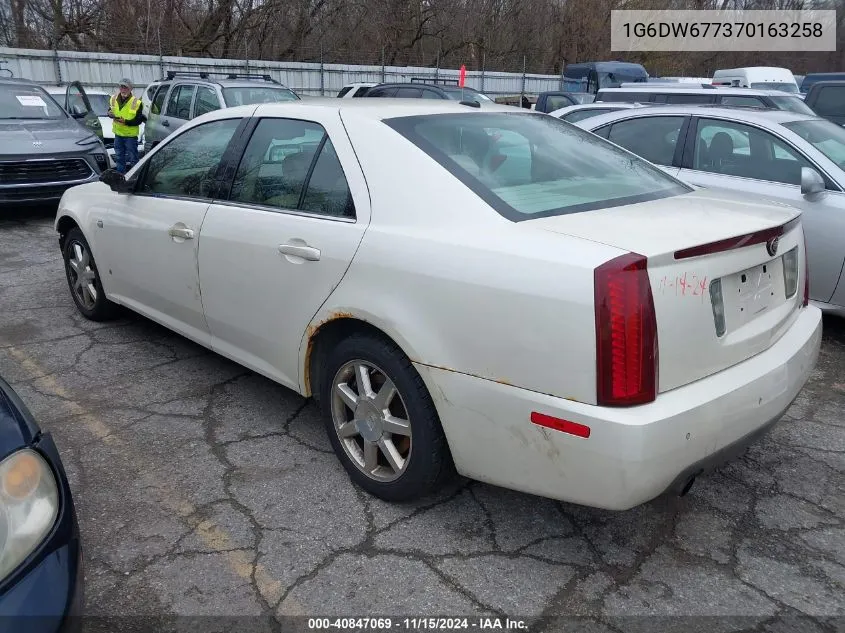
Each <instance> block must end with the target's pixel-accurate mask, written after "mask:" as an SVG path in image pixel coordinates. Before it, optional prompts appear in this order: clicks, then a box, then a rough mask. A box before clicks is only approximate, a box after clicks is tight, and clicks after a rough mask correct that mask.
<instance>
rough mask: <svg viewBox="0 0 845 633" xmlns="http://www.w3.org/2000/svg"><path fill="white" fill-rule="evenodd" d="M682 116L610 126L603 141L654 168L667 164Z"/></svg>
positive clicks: (654, 118) (670, 162)
mask: <svg viewBox="0 0 845 633" xmlns="http://www.w3.org/2000/svg"><path fill="white" fill-rule="evenodd" d="M683 124H684V117H680V116H665V117H663V116H661V117H656V116H655V117H640V118H637V119H629V120H627V121H620V122H619V123H614V124H613V125H612V126H611V128H610V134H609V135H608V137H607V139H608V140H609V141H611V142H613V143H616V144H617V145H621V146H622V147H624V148H625V149H627V150H629V151H632V152H634V153H635V154H637V155H639V156H642V157H643V158H645V159H646V160H649V161H651V162H652V163H655V164H657V165H671V164H672V158H673V157H674V156H675V148H676V147H677V145H678V138H679V137H680V134H681V126H682V125H683Z"/></svg>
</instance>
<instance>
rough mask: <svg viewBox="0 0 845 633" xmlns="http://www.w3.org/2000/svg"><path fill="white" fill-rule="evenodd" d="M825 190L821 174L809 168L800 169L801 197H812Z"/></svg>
mask: <svg viewBox="0 0 845 633" xmlns="http://www.w3.org/2000/svg"><path fill="white" fill-rule="evenodd" d="M824 190H825V187H824V180H823V179H822V177H821V174H819V172H817V171H816V170H815V169H810V168H809V167H802V168H801V195H803V196H812V195H815V194H819V193H823V192H824Z"/></svg>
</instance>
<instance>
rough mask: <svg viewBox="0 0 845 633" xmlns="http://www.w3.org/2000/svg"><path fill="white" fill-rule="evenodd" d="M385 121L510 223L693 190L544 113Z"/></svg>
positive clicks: (428, 117) (427, 117)
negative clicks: (511, 221) (510, 221)
mask: <svg viewBox="0 0 845 633" xmlns="http://www.w3.org/2000/svg"><path fill="white" fill-rule="evenodd" d="M385 123H386V124H387V125H389V126H390V127H392V128H393V129H394V130H396V131H397V132H399V133H400V134H401V135H403V136H404V137H405V138H407V139H408V140H410V141H411V142H412V143H414V144H415V145H417V146H418V147H419V148H420V149H421V150H423V151H424V152H425V153H427V154H428V155H429V156H431V157H432V158H433V159H434V160H436V161H437V162H438V163H440V164H441V165H443V167H445V168H446V169H447V170H449V172H451V173H452V174H453V175H454V176H456V177H457V178H458V179H459V180H461V181H462V182H463V183H464V184H466V185H467V186H468V187H469V188H470V189H472V191H474V192H475V193H476V194H477V195H479V196H480V197H481V198H482V199H484V200H485V201H486V202H487V203H488V204H490V205H491V206H492V207H493V208H494V209H496V210H497V211H498V212H499V213H501V214H502V215H503V216H505V217H506V218H508V219H510V220H513V221H520V220H528V219H532V218H539V217H546V216H552V215H564V214H568V213H577V212H582V211H589V210H592V209H602V208H605V207H615V206H621V205H626V204H634V203H637V202H646V201H649V200H657V199H660V198H666V197H669V196H676V195H680V194H683V193H687V192H689V191H692V189H691V188H690V187H688V186H687V185H685V184H683V183H681V182H680V181H678V180H676V179H674V178H672V177H670V176H669V175H668V174H666V173H665V172H663V171H661V170H660V169H658V168H656V167H654V166H652V165H651V164H649V163H648V162H646V161H645V160H643V159H641V158H639V157H638V156H636V155H634V154H632V153H630V152H627V151H625V150H623V149H621V148H619V147H617V146H615V145H613V144H612V143H610V142H608V141H605V140H604V139H602V138H600V137H598V136H596V135H594V134H591V133H590V132H587V131H585V130H581V129H579V128H577V127H575V126H573V125H570V124H569V123H565V122H563V121H561V120H559V119H557V118H555V117H550V116H548V115H547V114H540V113H528V112H526V113H512V114H511V113H493V112H476V113H474V114H470V113H467V114H436V115H423V116H412V117H399V118H395V119H387V120H386V121H385Z"/></svg>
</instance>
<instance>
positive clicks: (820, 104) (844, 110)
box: [814, 86, 845, 116]
mask: <svg viewBox="0 0 845 633" xmlns="http://www.w3.org/2000/svg"><path fill="white" fill-rule="evenodd" d="M814 109H815V111H816V112H818V113H819V114H822V115H834V116H836V115H839V116H842V115H843V114H845V86H824V87H822V88H819V89H818V97H816V103H815V104H814Z"/></svg>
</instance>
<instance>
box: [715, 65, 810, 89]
mask: <svg viewBox="0 0 845 633" xmlns="http://www.w3.org/2000/svg"><path fill="white" fill-rule="evenodd" d="M712 83H713V85H714V86H729V87H733V88H755V89H757V90H780V91H781V92H790V93H797V92H798V83H797V82H796V81H795V75H793V74H792V71H791V70H789V69H788V68H776V67H774V66H752V67H750V68H724V69H722V70H717V71H716V72H715V73H713V82H712Z"/></svg>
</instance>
